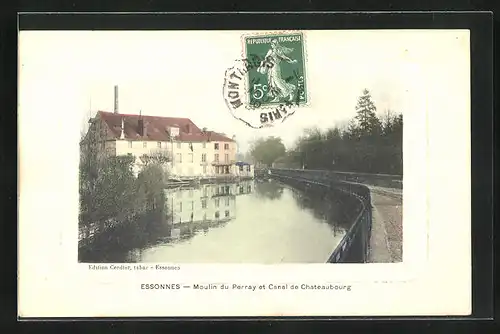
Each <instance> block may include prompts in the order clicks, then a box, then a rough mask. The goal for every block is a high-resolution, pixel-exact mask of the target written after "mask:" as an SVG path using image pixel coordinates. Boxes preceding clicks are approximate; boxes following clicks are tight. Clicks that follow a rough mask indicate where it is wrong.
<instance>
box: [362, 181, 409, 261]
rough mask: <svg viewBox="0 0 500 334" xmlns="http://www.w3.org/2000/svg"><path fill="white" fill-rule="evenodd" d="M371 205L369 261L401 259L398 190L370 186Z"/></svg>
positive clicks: (401, 215)
mask: <svg viewBox="0 0 500 334" xmlns="http://www.w3.org/2000/svg"><path fill="white" fill-rule="evenodd" d="M369 188H370V192H371V200H372V206H373V211H372V212H373V215H372V233H371V238H370V253H369V257H368V261H369V262H371V263H394V262H401V261H402V259H403V201H402V195H401V193H400V192H398V191H396V190H395V189H390V188H387V189H385V188H380V187H370V186H369Z"/></svg>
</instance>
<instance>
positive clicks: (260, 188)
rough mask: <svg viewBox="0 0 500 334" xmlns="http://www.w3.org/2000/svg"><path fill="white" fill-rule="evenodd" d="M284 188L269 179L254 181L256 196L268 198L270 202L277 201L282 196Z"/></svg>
mask: <svg viewBox="0 0 500 334" xmlns="http://www.w3.org/2000/svg"><path fill="white" fill-rule="evenodd" d="M283 188H284V186H283V185H281V184H279V183H276V182H273V181H272V180H270V179H265V180H260V179H257V180H256V181H255V192H256V194H257V195H258V196H262V197H265V198H269V199H271V200H274V199H279V198H280V197H281V195H283Z"/></svg>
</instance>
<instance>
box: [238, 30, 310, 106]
mask: <svg viewBox="0 0 500 334" xmlns="http://www.w3.org/2000/svg"><path fill="white" fill-rule="evenodd" d="M243 41H244V56H245V59H246V60H247V62H248V64H249V66H248V67H249V71H248V76H247V82H246V85H247V94H248V97H247V99H248V103H249V104H250V106H252V107H254V108H261V107H269V106H270V107H272V106H276V105H279V104H294V105H297V106H300V105H301V104H307V102H308V96H307V89H306V85H307V83H306V76H305V69H306V64H305V57H304V36H303V34H302V33H300V32H296V33H278V34H259V35H250V36H244V37H243Z"/></svg>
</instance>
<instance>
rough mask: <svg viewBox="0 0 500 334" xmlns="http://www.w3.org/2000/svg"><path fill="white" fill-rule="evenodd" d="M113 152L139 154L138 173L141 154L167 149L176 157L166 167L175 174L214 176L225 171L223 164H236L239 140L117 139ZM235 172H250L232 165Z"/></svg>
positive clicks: (137, 159)
mask: <svg viewBox="0 0 500 334" xmlns="http://www.w3.org/2000/svg"><path fill="white" fill-rule="evenodd" d="M108 150H109V152H111V151H112V152H113V153H114V154H116V155H127V154H132V155H133V156H135V157H136V165H135V166H134V172H135V173H136V174H137V173H138V172H139V170H140V169H141V167H142V163H141V160H140V157H141V156H142V155H143V154H150V153H152V152H157V151H163V152H166V153H167V154H168V155H169V156H171V158H172V161H171V162H170V163H168V164H167V166H166V170H167V171H168V173H169V175H170V176H173V177H213V176H217V175H219V173H222V167H221V169H220V170H217V166H215V165H214V164H213V163H214V162H217V161H218V163H219V164H228V165H229V164H234V162H235V161H236V152H237V144H236V143H235V142H213V141H212V142H193V143H189V142H175V141H174V142H168V141H163V142H155V141H136V140H133V141H132V140H130V141H129V140H116V141H115V142H110V144H109V149H108ZM229 172H230V174H231V175H241V176H247V175H246V173H243V174H242V173H239V172H238V169H237V167H236V166H234V165H233V166H231V167H230V168H229Z"/></svg>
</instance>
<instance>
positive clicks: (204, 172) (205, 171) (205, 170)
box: [203, 165, 207, 174]
mask: <svg viewBox="0 0 500 334" xmlns="http://www.w3.org/2000/svg"><path fill="white" fill-rule="evenodd" d="M206 173H207V165H203V174H206Z"/></svg>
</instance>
